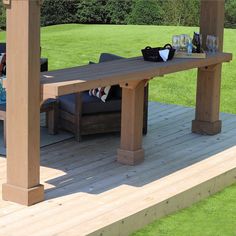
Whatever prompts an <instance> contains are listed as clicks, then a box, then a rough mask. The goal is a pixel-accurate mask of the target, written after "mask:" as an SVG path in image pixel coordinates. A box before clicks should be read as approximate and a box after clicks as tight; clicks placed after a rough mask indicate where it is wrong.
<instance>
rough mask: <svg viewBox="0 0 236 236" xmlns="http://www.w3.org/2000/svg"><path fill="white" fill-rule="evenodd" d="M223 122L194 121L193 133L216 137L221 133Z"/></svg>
mask: <svg viewBox="0 0 236 236" xmlns="http://www.w3.org/2000/svg"><path fill="white" fill-rule="evenodd" d="M221 127H222V121H221V120H218V121H215V122H209V121H200V120H193V121H192V132H193V133H197V134H206V135H215V134H219V133H220V132H221Z"/></svg>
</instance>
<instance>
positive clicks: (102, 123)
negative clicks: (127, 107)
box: [59, 53, 148, 141]
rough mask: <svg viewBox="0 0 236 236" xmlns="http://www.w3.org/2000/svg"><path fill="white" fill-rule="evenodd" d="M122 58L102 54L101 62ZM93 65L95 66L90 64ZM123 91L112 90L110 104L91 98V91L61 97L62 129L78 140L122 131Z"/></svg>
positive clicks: (146, 97)
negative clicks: (92, 135) (86, 136)
mask: <svg viewBox="0 0 236 236" xmlns="http://www.w3.org/2000/svg"><path fill="white" fill-rule="evenodd" d="M119 59H122V57H120V56H117V55H114V54H110V53H102V54H101V55H100V58H99V63H104V62H108V61H114V60H119ZM90 64H95V63H93V62H90ZM144 94H145V96H144V115H143V134H147V123H148V122H147V113H148V84H147V86H145V88H144ZM121 97H122V89H121V87H120V86H119V85H114V86H112V87H111V90H110V93H109V99H108V100H107V101H106V102H103V101H101V99H99V98H97V97H94V96H90V95H89V91H84V92H81V93H77V94H76V93H74V94H69V95H64V96H60V97H59V107H60V108H59V109H60V126H61V128H63V129H65V130H68V131H70V132H73V133H74V134H75V137H76V140H77V141H80V140H81V136H83V135H89V134H98V133H110V132H119V131H120V128H121V99H122V98H121Z"/></svg>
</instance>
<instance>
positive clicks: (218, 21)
mask: <svg viewBox="0 0 236 236" xmlns="http://www.w3.org/2000/svg"><path fill="white" fill-rule="evenodd" d="M200 17H201V18H200V32H201V34H202V36H203V46H205V41H206V37H207V35H216V36H217V37H218V38H219V51H222V50H223V35H224V0H201V16H200ZM221 67H222V66H221V64H218V65H215V66H212V67H207V68H200V69H198V78H197V98H196V116H195V120H194V121H193V122H192V131H193V132H194V133H200V134H209V135H214V134H217V133H220V132H221V121H220V120H219V110H220V88H221Z"/></svg>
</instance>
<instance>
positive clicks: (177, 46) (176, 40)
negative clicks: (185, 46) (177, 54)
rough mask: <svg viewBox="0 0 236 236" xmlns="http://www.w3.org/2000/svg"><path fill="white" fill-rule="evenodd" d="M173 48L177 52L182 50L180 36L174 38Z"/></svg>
mask: <svg viewBox="0 0 236 236" xmlns="http://www.w3.org/2000/svg"><path fill="white" fill-rule="evenodd" d="M172 46H173V48H174V49H176V51H179V49H180V36H179V35H174V36H173V37H172Z"/></svg>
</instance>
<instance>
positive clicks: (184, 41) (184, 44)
mask: <svg viewBox="0 0 236 236" xmlns="http://www.w3.org/2000/svg"><path fill="white" fill-rule="evenodd" d="M190 40H191V38H190V36H189V35H187V34H181V35H180V47H181V49H182V50H183V51H186V50H187V45H188V42H190Z"/></svg>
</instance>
